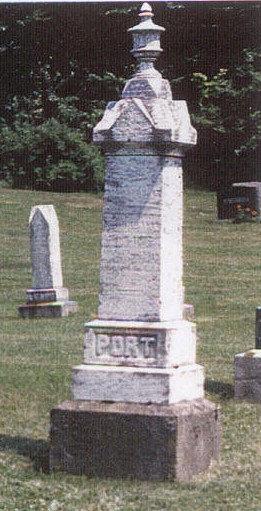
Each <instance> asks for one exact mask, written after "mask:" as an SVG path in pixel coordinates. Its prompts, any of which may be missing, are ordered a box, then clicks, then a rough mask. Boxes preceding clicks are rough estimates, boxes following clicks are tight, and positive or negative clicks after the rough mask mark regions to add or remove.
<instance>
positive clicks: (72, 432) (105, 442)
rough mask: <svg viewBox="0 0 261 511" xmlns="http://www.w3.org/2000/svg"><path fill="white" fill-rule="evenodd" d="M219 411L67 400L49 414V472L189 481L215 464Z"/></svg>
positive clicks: (205, 406)
mask: <svg viewBox="0 0 261 511" xmlns="http://www.w3.org/2000/svg"><path fill="white" fill-rule="evenodd" d="M220 434H221V433H220V410H219V406H218V405H216V404H214V403H211V402H209V401H207V400H199V401H193V402H190V403H188V402H186V403H180V404H178V405H171V406H158V405H149V406H148V405H137V404H135V405H134V404H131V405H130V404H129V405H127V404H125V403H100V402H86V401H66V402H64V403H63V404H61V405H60V406H58V407H56V408H54V409H53V410H52V411H51V429H50V468H51V470H60V471H64V472H68V473H71V474H85V475H86V476H88V477H102V478H115V479H117V478H121V479H123V478H130V479H138V480H177V481H184V482H186V481H189V480H191V478H192V477H193V476H194V475H196V474H198V473H199V472H201V471H204V470H206V469H207V468H208V467H209V465H210V463H211V461H212V460H218V458H219V450H220Z"/></svg>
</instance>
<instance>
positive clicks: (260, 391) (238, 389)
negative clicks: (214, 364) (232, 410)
mask: <svg viewBox="0 0 261 511" xmlns="http://www.w3.org/2000/svg"><path fill="white" fill-rule="evenodd" d="M234 387H235V398H236V399H249V400H251V401H258V402H259V401H260V402H261V350H260V349H252V350H249V351H246V352H245V353H239V354H238V355H236V357H235V379H234Z"/></svg>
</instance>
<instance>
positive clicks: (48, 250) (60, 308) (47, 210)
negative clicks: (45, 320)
mask: <svg viewBox="0 0 261 511" xmlns="http://www.w3.org/2000/svg"><path fill="white" fill-rule="evenodd" d="M29 229H30V245H31V260H32V270H33V282H32V289H27V291H26V304H25V305H20V307H19V309H18V310H19V315H20V316H21V317H23V318H34V317H59V316H68V314H69V312H75V311H76V310H77V303H76V302H72V301H69V293H68V289H67V288H66V287H63V277H62V266H61V252H60V237H59V223H58V218H57V215H56V212H55V209H54V207H53V206H52V205H45V206H34V207H33V208H32V210H31V214H30V218H29Z"/></svg>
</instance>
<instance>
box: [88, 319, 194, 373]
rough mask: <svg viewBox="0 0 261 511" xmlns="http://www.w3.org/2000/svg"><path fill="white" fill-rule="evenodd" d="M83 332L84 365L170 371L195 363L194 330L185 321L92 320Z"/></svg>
mask: <svg viewBox="0 0 261 511" xmlns="http://www.w3.org/2000/svg"><path fill="white" fill-rule="evenodd" d="M85 328H86V334H85V341H84V363H85V364H99V365H100V364H105V365H125V366H136V367H173V366H179V365H185V364H186V365H188V364H194V363H195V361H196V328H195V325H194V323H191V322H189V321H185V320H180V321H172V322H162V323H160V322H158V323H150V322H138V321H136V322H135V321H102V320H95V321H91V322H89V323H86V325H85Z"/></svg>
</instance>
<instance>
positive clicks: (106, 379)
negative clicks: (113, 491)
mask: <svg viewBox="0 0 261 511" xmlns="http://www.w3.org/2000/svg"><path fill="white" fill-rule="evenodd" d="M152 17H153V13H152V10H151V7H150V5H149V4H147V3H145V4H143V6H142V7H141V10H140V13H139V18H140V22H139V24H138V25H136V26H134V27H133V28H131V29H130V30H129V31H130V33H131V34H132V36H133V50H132V54H133V56H134V57H135V58H136V59H137V61H138V68H137V70H136V72H135V74H134V76H133V77H132V78H131V79H130V80H128V81H127V83H126V85H125V87H124V90H123V92H122V96H121V99H120V100H119V101H117V102H111V103H109V104H108V105H107V108H106V111H105V113H104V117H103V119H102V120H101V121H100V122H99V124H98V125H97V126H96V128H95V129H94V136H93V137H94V141H95V142H96V143H97V144H100V145H101V147H102V149H103V152H104V154H105V156H106V177H105V194H104V210H103V232H102V254H101V264H100V291H99V311H98V319H96V320H94V321H91V322H89V323H87V324H86V334H85V341H84V361H83V364H81V365H79V366H77V367H74V368H73V374H72V390H71V392H72V396H71V400H70V401H66V402H64V403H62V404H61V405H60V406H57V407H56V408H54V409H53V410H52V412H51V429H50V439H51V447H50V467H51V469H53V470H54V469H58V470H63V471H66V472H70V473H76V474H86V475H88V476H90V477H96V476H98V477H113V478H117V477H119V478H123V477H127V478H137V479H156V480H164V479H169V480H173V479H176V480H180V481H187V480H189V479H191V477H192V476H193V475H194V474H197V473H198V472H200V471H202V470H205V469H206V468H208V466H209V464H210V462H211V460H212V459H215V460H217V459H218V457H219V449H220V411H219V406H218V405H216V404H214V403H211V402H209V401H208V400H206V399H204V369H203V367H202V366H200V365H198V364H197V363H196V328H195V325H194V323H192V322H189V321H187V320H185V319H183V307H184V303H183V296H184V290H183V283H182V272H183V268H182V267H183V255H182V217H183V202H182V201H183V186H182V158H183V156H184V153H185V151H186V149H189V148H190V147H192V146H193V145H195V143H196V132H195V130H194V128H193V127H192V126H191V124H190V117H189V113H188V110H187V105H186V102H185V101H175V100H174V101H173V99H172V93H171V89H170V85H169V83H168V81H167V80H164V79H163V78H162V76H161V74H160V73H159V72H158V71H156V69H155V68H154V61H155V60H156V59H157V57H158V56H159V55H160V53H161V52H162V49H161V47H160V35H161V33H162V32H164V28H162V27H161V26H158V25H156V24H154V22H153V21H152Z"/></svg>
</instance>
